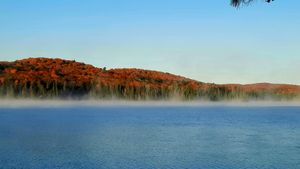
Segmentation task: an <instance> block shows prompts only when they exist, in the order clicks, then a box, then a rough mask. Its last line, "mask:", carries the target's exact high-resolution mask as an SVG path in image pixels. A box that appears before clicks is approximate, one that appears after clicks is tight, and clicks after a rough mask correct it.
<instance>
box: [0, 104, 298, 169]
mask: <svg viewBox="0 0 300 169" xmlns="http://www.w3.org/2000/svg"><path fill="white" fill-rule="evenodd" d="M0 168H1V169H13V168H17V169H22V168H24V169H31V168H32V169H47V168H49V169H50V168H51V169H53V168H57V169H58V168H59V169H73V168H82V169H89V168H95V169H96V168H97V169H298V168H300V107H257V108H255V107H221V106H219V107H154V108H153V107H152V108H151V107H124V106H123V107H76V108H19V109H13V108H0Z"/></svg>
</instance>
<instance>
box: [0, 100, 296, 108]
mask: <svg viewBox="0 0 300 169" xmlns="http://www.w3.org/2000/svg"><path fill="white" fill-rule="evenodd" d="M114 106H123V107H126V106H133V107H141V106H145V107H151V106H153V107H165V106H168V107H186V106H187V107H198V106H199V107H205V106H232V107H238V106H242V107H274V106H293V107H294V106H296V107H298V106H300V101H217V102H213V101H201V100H199V101H176V100H173V101H166V100H157V101H127V100H93V99H88V100H72V99H70V100H59V99H52V100H39V99H0V108H24V107H39V108H49V107H114Z"/></svg>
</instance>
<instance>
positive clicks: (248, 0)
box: [231, 0, 274, 7]
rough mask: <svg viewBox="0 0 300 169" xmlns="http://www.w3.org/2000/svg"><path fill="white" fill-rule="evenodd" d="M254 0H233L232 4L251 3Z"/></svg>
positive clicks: (267, 0)
mask: <svg viewBox="0 0 300 169" xmlns="http://www.w3.org/2000/svg"><path fill="white" fill-rule="evenodd" d="M253 1H254V0H231V5H232V6H234V7H239V6H240V5H241V4H249V3H251V2H253ZM265 1H266V2H268V3H270V2H271V1H274V0H265Z"/></svg>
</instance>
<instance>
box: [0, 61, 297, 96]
mask: <svg viewBox="0 0 300 169" xmlns="http://www.w3.org/2000/svg"><path fill="white" fill-rule="evenodd" d="M299 96H300V86H297V85H287V84H269V83H259V84H249V85H240V84H227V85H217V84H211V83H203V82H199V81H196V80H192V79H189V78H185V77H182V76H177V75H173V74H169V73H163V72H158V71H151V70H142V69H109V70H106V69H105V68H96V67H94V66H92V65H88V64H84V63H79V62H76V61H71V60H63V59H49V58H28V59H23V60H17V61H14V62H0V97H2V98H70V99H87V98H93V99H130V100H159V99H163V100H170V99H177V100H212V101H221V100H293V99H298V98H299Z"/></svg>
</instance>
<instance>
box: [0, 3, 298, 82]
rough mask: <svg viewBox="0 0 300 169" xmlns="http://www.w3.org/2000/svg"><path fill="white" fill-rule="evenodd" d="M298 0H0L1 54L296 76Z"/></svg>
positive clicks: (271, 78) (198, 74) (220, 74)
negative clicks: (237, 4)
mask: <svg viewBox="0 0 300 169" xmlns="http://www.w3.org/2000/svg"><path fill="white" fill-rule="evenodd" d="M299 9H300V1H296V0H275V1H274V2H273V3H271V4H267V3H264V2H261V1H257V2H255V3H253V4H252V5H250V6H248V7H242V8H240V9H239V10H236V9H234V8H232V7H230V6H229V0H218V1H204V0H0V12H1V15H0V60H16V59H21V58H26V57H61V58H65V59H75V60H77V61H82V62H86V63H89V64H93V65H95V66H97V67H104V66H106V67H107V68H116V67H137V68H144V69H154V70H161V71H164V72H170V73H174V74H179V75H183V76H187V77H190V78H194V79H197V80H200V81H204V82H215V83H256V82H275V83H294V84H300V76H299V75H300V31H299V30H300V19H299V18H300V10H299Z"/></svg>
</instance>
